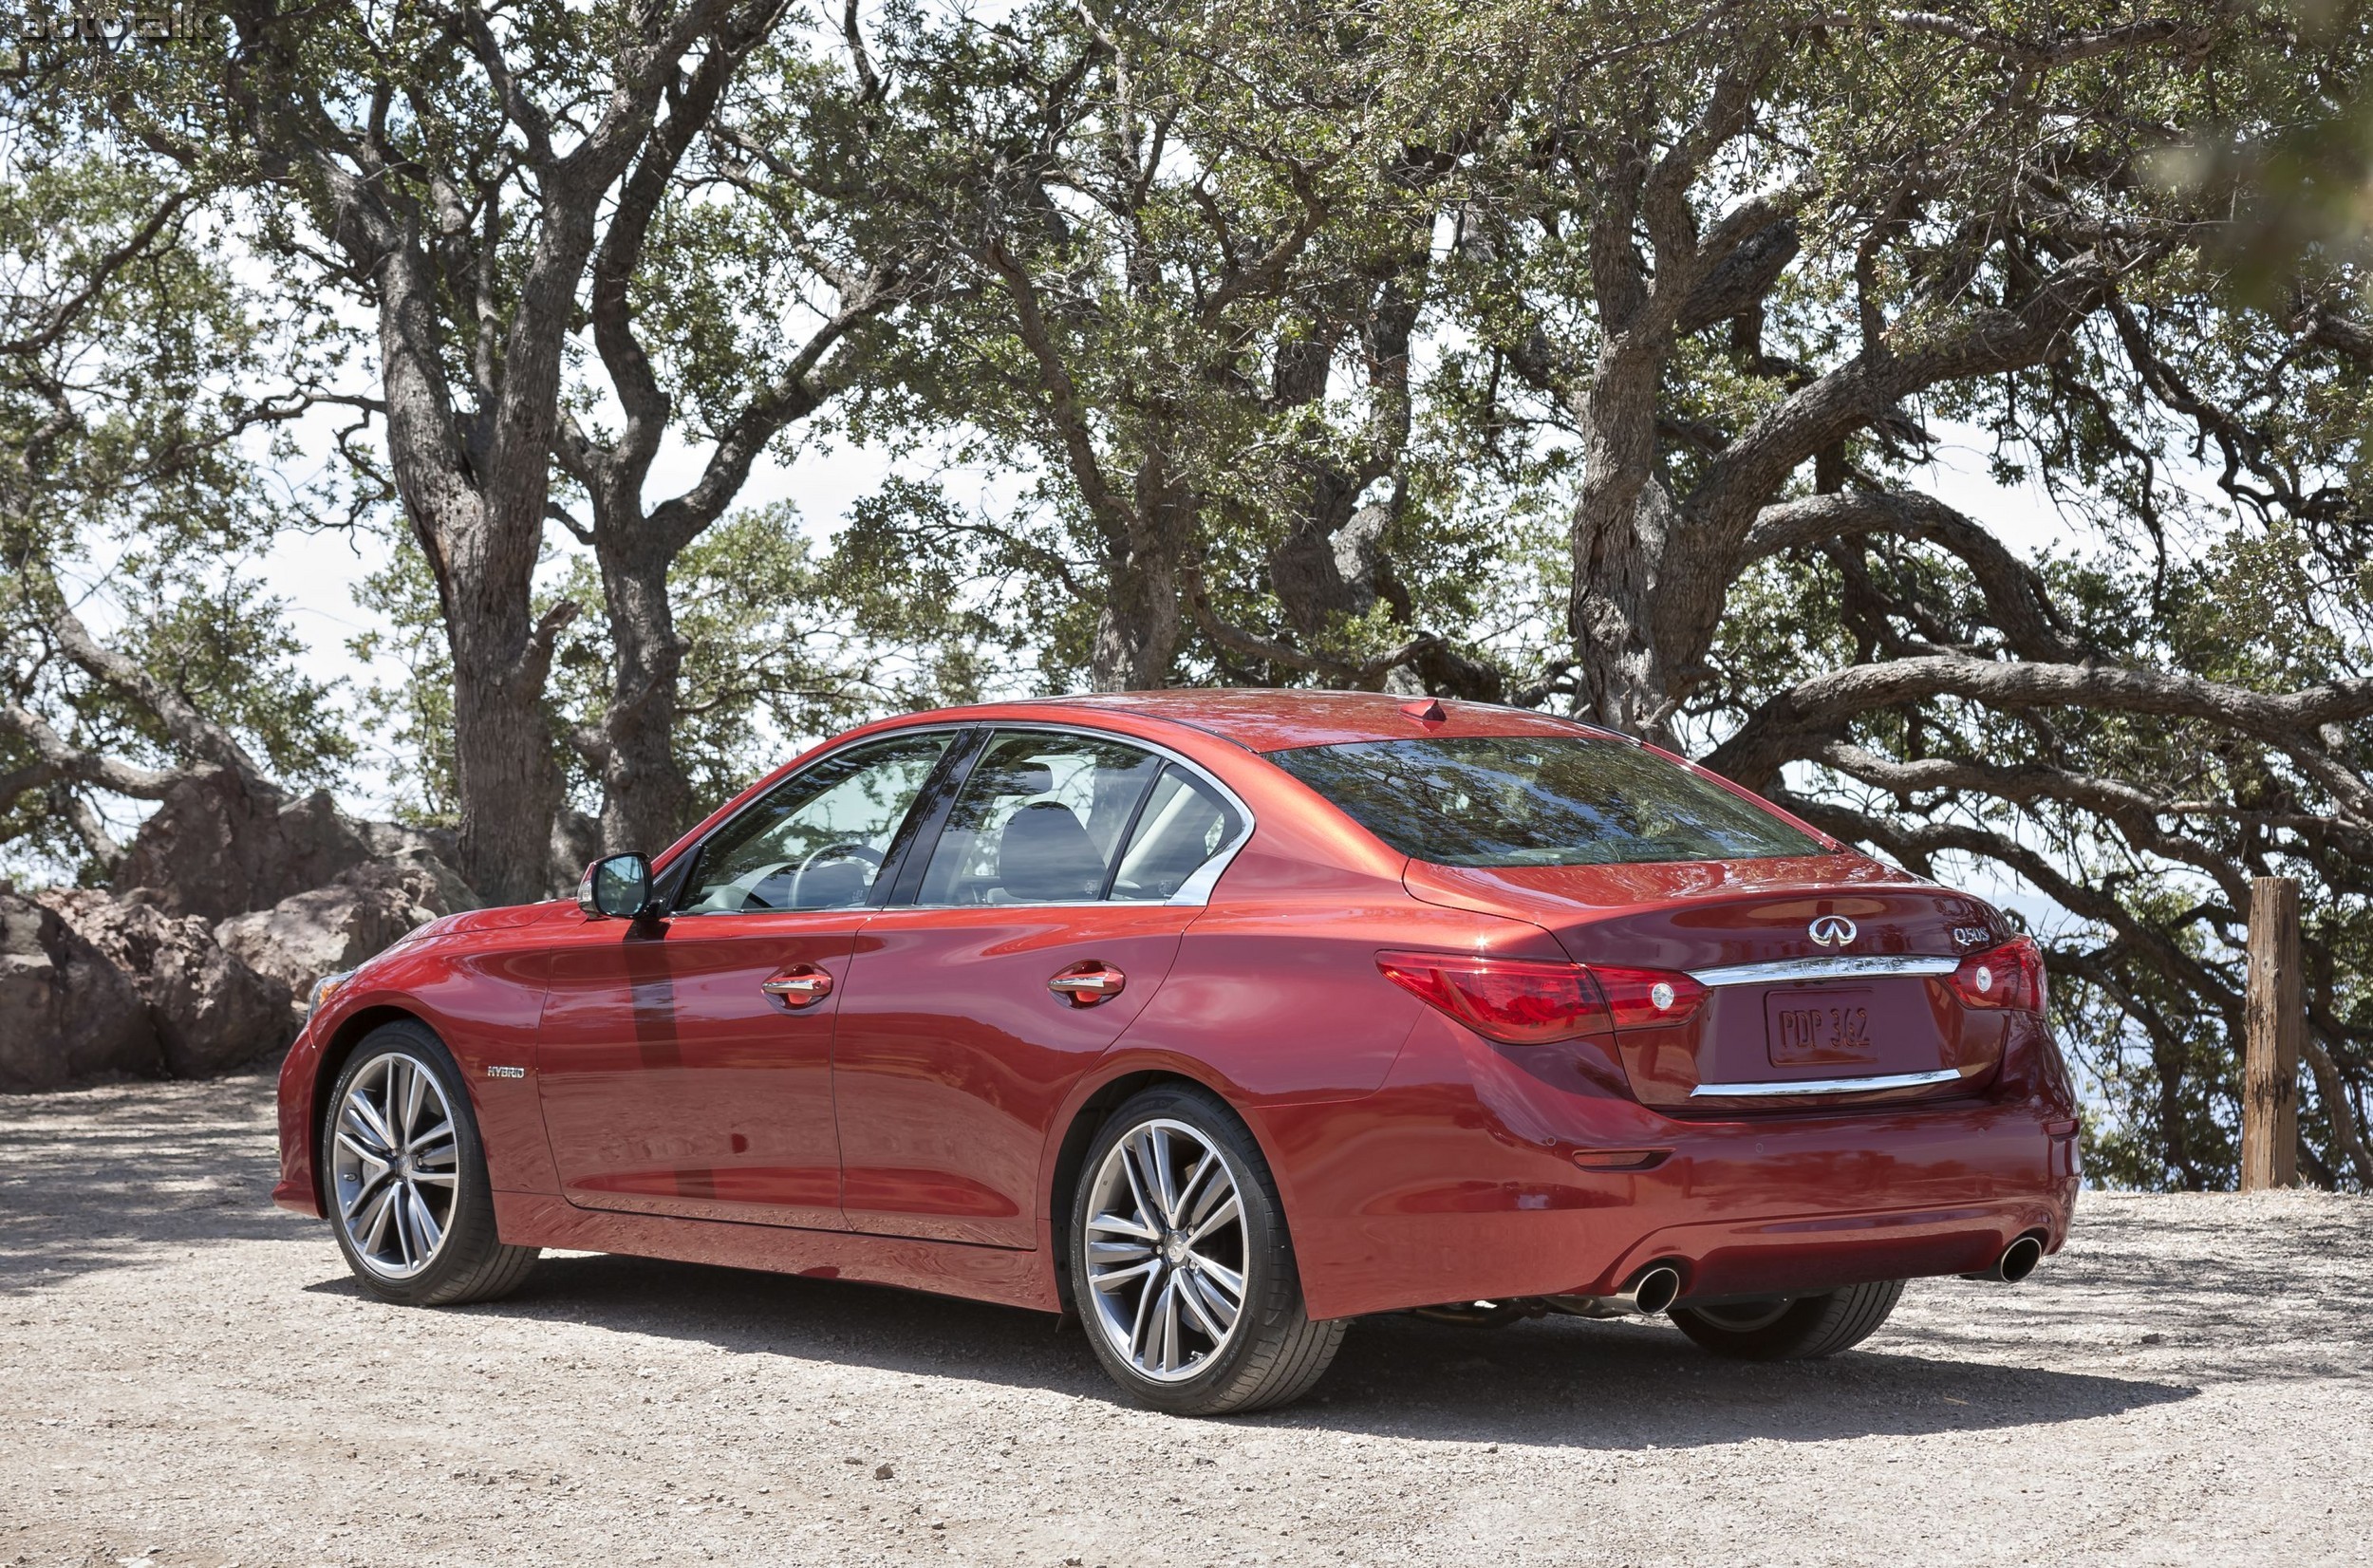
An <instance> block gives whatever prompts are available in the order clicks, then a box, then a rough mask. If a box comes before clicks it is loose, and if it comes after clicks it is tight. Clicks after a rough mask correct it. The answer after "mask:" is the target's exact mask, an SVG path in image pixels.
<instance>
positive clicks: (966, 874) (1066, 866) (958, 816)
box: [916, 730, 1162, 905]
mask: <svg viewBox="0 0 2373 1568" xmlns="http://www.w3.org/2000/svg"><path fill="white" fill-rule="evenodd" d="M1161 769H1162V759H1161V758H1160V757H1158V756H1152V755H1151V754H1150V753H1148V752H1142V751H1139V750H1138V749H1137V748H1136V747H1134V746H1127V745H1123V744H1121V743H1120V742H1119V741H1117V740H1104V739H1100V738H1097V737H1092V736H1084V735H1071V734H1044V733H1036V732H1031V731H1011V730H1008V731H1002V732H1000V734H998V735H997V736H996V737H994V738H993V739H992V740H991V741H990V742H989V745H988V749H987V750H986V751H984V752H982V753H981V760H980V761H978V762H976V763H974V764H973V768H972V774H971V776H969V777H968V778H966V779H965V780H964V788H963V793H962V794H961V795H959V796H957V799H956V805H955V809H954V810H953V811H951V812H949V813H948V817H947V825H946V827H945V828H944V829H943V830H942V831H941V833H940V840H939V844H938V847H937V848H935V849H933V850H932V851H931V865H930V868H929V869H927V870H926V871H925V872H924V876H923V890H922V892H921V893H920V894H919V895H918V897H917V899H916V902H917V903H919V904H926V905H969V904H1077V903H1082V902H1085V901H1089V900H1093V899H1100V898H1102V897H1103V896H1104V887H1105V881H1106V878H1107V875H1108V874H1109V873H1110V871H1111V870H1112V853H1113V851H1114V849H1117V848H1118V847H1119V845H1120V841H1121V835H1122V834H1123V833H1125V832H1126V831H1128V829H1129V825H1130V821H1131V820H1132V819H1133V818H1134V817H1135V816H1136V814H1137V808H1138V805H1139V804H1140V803H1141V802H1143V801H1144V799H1145V798H1146V792H1147V790H1148V789H1149V788H1150V787H1151V786H1152V784H1153V782H1154V775H1156V774H1157V773H1159V772H1160V771H1161Z"/></svg>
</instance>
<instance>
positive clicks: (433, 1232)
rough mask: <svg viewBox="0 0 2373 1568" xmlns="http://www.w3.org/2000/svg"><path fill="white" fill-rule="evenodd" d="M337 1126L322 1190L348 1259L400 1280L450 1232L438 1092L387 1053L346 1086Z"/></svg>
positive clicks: (415, 1067)
mask: <svg viewBox="0 0 2373 1568" xmlns="http://www.w3.org/2000/svg"><path fill="white" fill-rule="evenodd" d="M336 1126H337V1131H336V1135H335V1146H334V1149H333V1151H332V1153H331V1155H330V1161H329V1174H330V1184H331V1189H332V1191H333V1192H334V1193H335V1195H336V1198H337V1204H338V1223H339V1224H340V1225H341V1226H343V1227H345V1230H346V1241H347V1244H348V1246H349V1247H350V1248H351V1249H352V1254H353V1257H354V1259H355V1260H356V1261H357V1262H359V1263H360V1264H361V1265H362V1266H363V1267H364V1268H365V1269H368V1270H369V1271H370V1272H371V1273H373V1274H375V1275H377V1276H379V1277H380V1278H381V1279H411V1278H412V1277H413V1276H415V1275H417V1274H419V1273H420V1271H421V1270H422V1269H424V1268H426V1267H428V1266H429V1265H430V1264H431V1263H433V1262H435V1261H436V1260H437V1255H438V1253H439V1251H441V1250H442V1249H443V1247H444V1244H445V1233H446V1232H447V1231H448V1230H450V1229H452V1228H453V1206H454V1199H455V1197H456V1195H457V1192H458V1185H459V1172H458V1168H457V1167H458V1160H459V1156H458V1151H457V1148H456V1145H455V1141H454V1126H453V1107H452V1106H450V1105H448V1104H447V1103H446V1101H445V1092H444V1089H443V1088H442V1087H441V1086H440V1085H439V1083H438V1082H437V1077H436V1074H435V1073H431V1072H430V1071H429V1070H428V1069H427V1067H426V1066H425V1065H423V1064H422V1063H420V1062H419V1061H416V1060H414V1059H413V1058H412V1057H411V1056H408V1055H403V1054H402V1053H401V1052H394V1051H391V1052H388V1053H387V1054H386V1055H382V1056H376V1057H374V1058H372V1059H371V1060H370V1061H368V1062H365V1063H364V1066H363V1069H362V1071H361V1072H359V1073H355V1074H354V1075H353V1076H352V1077H351V1078H349V1079H347V1081H346V1093H345V1094H344V1096H343V1097H342V1098H341V1100H340V1102H339V1106H338V1120H337V1124H336Z"/></svg>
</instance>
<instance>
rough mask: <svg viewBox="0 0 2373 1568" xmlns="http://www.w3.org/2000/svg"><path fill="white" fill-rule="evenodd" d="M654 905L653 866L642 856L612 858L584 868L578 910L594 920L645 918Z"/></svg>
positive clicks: (579, 888) (579, 889)
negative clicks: (650, 907)
mask: <svg viewBox="0 0 2373 1568" xmlns="http://www.w3.org/2000/svg"><path fill="white" fill-rule="evenodd" d="M650 903H651V863H650V862H649V861H648V860H646V859H645V858H644V857H643V856H641V855H611V856H610V857H609V858H608V859H607V860H597V861H595V862H594V863H593V864H592V865H590V866H588V867H587V868H585V880H584V881H582V882H580V883H578V884H577V907H578V908H580V909H582V910H584V911H585V912H586V914H587V915H588V916H589V918H591V919H594V920H605V919H626V918H628V917H635V916H640V915H642V914H643V913H644V912H645V910H646V909H648V908H649V906H650Z"/></svg>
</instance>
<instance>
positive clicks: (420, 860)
mask: <svg viewBox="0 0 2373 1568" xmlns="http://www.w3.org/2000/svg"><path fill="white" fill-rule="evenodd" d="M476 906H477V900H476V898H475V897H474V896H473V895H472V894H471V892H470V889H469V887H467V886H466V885H465V884H464V883H463V882H462V881H461V879H460V877H458V876H457V875H456V874H455V873H454V871H453V869H452V868H450V867H448V866H447V865H445V863H444V862H443V861H441V860H439V859H438V858H437V857H436V856H434V855H432V854H429V853H427V852H425V851H424V850H415V851H413V852H410V853H407V854H405V855H403V856H402V858H400V859H397V860H393V861H365V862H364V863H363V864H361V865H359V866H353V867H349V868H346V870H344V871H342V872H340V873H339V874H338V876H337V878H336V879H335V880H334V881H332V882H330V883H329V884H327V886H325V887H314V888H311V889H309V890H308V891H306V892H302V893H297V894H294V895H293V896H291V897H288V898H284V899H282V900H280V901H279V902H278V903H277V904H274V905H272V906H271V908H269V909H259V910H256V911H254V912H253V913H251V914H242V915H234V916H232V917H231V918H230V919H228V920H226V921H224V922H222V923H221V924H218V925H216V926H215V940H216V941H218V942H220V943H222V945H223V947H224V948H225V949H226V950H228V951H229V952H231V953H233V954H234V955H236V956H237V957H238V958H240V959H241V960H243V961H246V962H247V964H248V965H249V966H250V967H252V968H253V969H255V970H257V971H258V972H259V973H262V974H265V975H270V976H272V977H274V978H275V979H278V980H282V981H285V982H286V983H287V984H288V986H289V988H290V992H291V994H292V995H293V997H294V998H295V1000H296V1004H297V1005H298V1006H302V1005H303V1003H304V1000H305V999H306V998H307V997H308V995H309V994H310V993H311V991H312V989H313V982H314V981H315V980H319V979H321V978H322V977H323V976H324V975H327V974H333V973H335V972H337V971H338V970H341V969H351V968H353V967H354V966H355V965H356V964H358V963H360V962H362V961H364V959H367V958H369V957H370V956H371V955H372V954H374V953H376V952H378V951H379V950H380V949H381V948H383V947H385V946H386V945H387V944H388V943H391V942H394V941H395V940H396V939H397V938H398V937H401V936H402V935H403V934H404V933H405V932H406V931H409V930H411V929H412V928H413V927H414V926H416V925H420V924H426V923H427V922H429V921H432V920H435V919H436V918H437V917H438V916H439V915H445V914H451V913H452V912H453V911H454V910H456V909H471V908H476Z"/></svg>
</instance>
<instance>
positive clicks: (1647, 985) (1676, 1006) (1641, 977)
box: [1587, 963, 1706, 1029]
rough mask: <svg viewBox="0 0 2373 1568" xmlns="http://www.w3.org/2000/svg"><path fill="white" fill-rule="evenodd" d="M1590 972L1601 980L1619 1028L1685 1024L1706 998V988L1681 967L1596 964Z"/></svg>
mask: <svg viewBox="0 0 2373 1568" xmlns="http://www.w3.org/2000/svg"><path fill="white" fill-rule="evenodd" d="M1587 972H1588V973H1589V975H1590V976H1591V978H1592V979H1594V980H1597V981H1598V990H1599V993H1600V995H1602V996H1604V997H1605V998H1606V999H1607V1011H1608V1013H1609V1014H1610V1015H1612V1016H1613V1017H1614V1019H1615V1026H1616V1028H1617V1029H1643V1028H1647V1027H1650V1026H1652V1025H1663V1024H1670V1023H1681V1022H1683V1021H1685V1020H1687V1019H1688V1018H1689V1017H1691V1015H1693V1014H1694V1013H1695V1012H1696V1011H1697V1008H1698V1004H1699V1003H1701V1002H1703V1001H1704V1000H1705V999H1706V988H1705V987H1704V986H1702V985H1700V984H1698V983H1697V982H1696V981H1695V980H1691V979H1690V978H1689V977H1688V976H1687V975H1684V974H1682V973H1681V972H1680V971H1679V970H1677V969H1610V968H1608V967H1607V966H1606V965H1605V964H1602V963H1594V964H1592V965H1590V966H1589V969H1588V971H1587Z"/></svg>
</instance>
